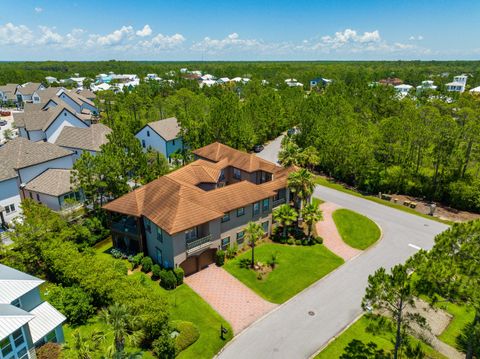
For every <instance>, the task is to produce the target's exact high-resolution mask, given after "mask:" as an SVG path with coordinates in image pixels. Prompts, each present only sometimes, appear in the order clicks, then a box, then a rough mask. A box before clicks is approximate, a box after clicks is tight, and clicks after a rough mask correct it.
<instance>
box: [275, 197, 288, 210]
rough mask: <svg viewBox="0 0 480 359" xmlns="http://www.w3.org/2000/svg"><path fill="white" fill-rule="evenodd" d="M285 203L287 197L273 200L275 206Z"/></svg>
mask: <svg viewBox="0 0 480 359" xmlns="http://www.w3.org/2000/svg"><path fill="white" fill-rule="evenodd" d="M284 203H285V198H279V199H277V200H274V201H273V207H274V208H275V207H278V206H280V205H281V204H284Z"/></svg>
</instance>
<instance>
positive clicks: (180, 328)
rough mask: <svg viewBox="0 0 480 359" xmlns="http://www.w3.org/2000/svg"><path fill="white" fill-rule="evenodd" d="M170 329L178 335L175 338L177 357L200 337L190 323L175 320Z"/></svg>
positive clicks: (196, 329)
mask: <svg viewBox="0 0 480 359" xmlns="http://www.w3.org/2000/svg"><path fill="white" fill-rule="evenodd" d="M172 329H173V330H175V331H177V332H178V333H179V334H178V336H177V337H176V338H175V351H176V353H177V355H178V354H179V353H180V352H181V351H182V350H185V349H187V348H188V347H189V346H190V345H192V344H193V343H195V342H196V341H197V340H198V338H199V337H200V331H199V330H198V328H197V326H196V325H195V324H193V323H192V322H187V321H183V320H175V321H173V322H172Z"/></svg>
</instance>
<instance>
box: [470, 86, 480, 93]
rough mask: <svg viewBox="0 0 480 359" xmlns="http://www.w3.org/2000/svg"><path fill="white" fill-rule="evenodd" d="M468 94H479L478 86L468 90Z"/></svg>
mask: <svg viewBox="0 0 480 359" xmlns="http://www.w3.org/2000/svg"><path fill="white" fill-rule="evenodd" d="M470 93H472V94H480V86H478V87H474V88H473V89H471V90H470Z"/></svg>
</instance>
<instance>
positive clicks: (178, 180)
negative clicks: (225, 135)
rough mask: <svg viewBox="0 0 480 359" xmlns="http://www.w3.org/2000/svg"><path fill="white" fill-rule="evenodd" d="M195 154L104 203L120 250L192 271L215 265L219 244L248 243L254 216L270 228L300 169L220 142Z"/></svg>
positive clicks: (224, 246)
mask: <svg viewBox="0 0 480 359" xmlns="http://www.w3.org/2000/svg"><path fill="white" fill-rule="evenodd" d="M193 153H194V154H195V157H196V160H195V161H194V162H192V163H190V164H188V165H186V166H184V167H182V168H180V169H178V170H176V171H174V172H171V173H170V174H168V175H165V176H162V177H160V178H158V179H156V180H154V181H152V182H150V183H148V184H147V185H145V186H142V187H140V188H138V189H136V190H134V191H132V192H130V193H128V194H126V195H124V196H122V197H120V198H118V199H116V200H114V201H112V202H110V203H108V204H107V205H105V206H104V208H105V209H106V210H107V211H108V212H109V214H110V218H111V233H112V239H113V243H114V245H115V246H116V247H117V248H120V249H123V250H125V251H128V252H132V253H134V252H138V251H141V252H144V254H146V255H148V256H150V257H152V259H153V260H154V261H155V262H156V263H159V264H161V265H162V266H164V267H167V268H172V267H175V268H176V267H178V266H180V267H182V268H183V269H184V270H185V273H186V274H187V275H189V274H192V273H194V272H197V271H199V270H201V269H202V268H204V267H205V266H207V265H209V264H211V263H213V261H214V255H215V252H216V251H217V250H219V249H224V250H225V249H227V248H229V247H230V246H234V245H235V244H237V245H238V246H240V247H242V246H244V245H245V238H244V237H245V227H246V225H247V223H248V222H250V221H255V222H258V223H260V224H261V225H262V227H263V229H264V231H265V233H266V234H270V233H271V230H272V209H273V208H275V207H277V206H279V205H280V204H282V203H286V202H287V201H288V200H289V199H288V197H289V192H288V189H287V177H288V174H289V173H291V172H292V171H293V169H292V168H288V169H287V168H283V167H280V166H277V165H275V164H273V163H271V162H268V161H265V160H263V159H260V158H259V157H257V156H255V155H253V154H248V153H245V152H241V151H238V150H235V149H233V148H230V147H228V146H225V145H223V144H220V143H212V144H210V145H208V146H205V147H203V148H200V149H198V150H195V151H193Z"/></svg>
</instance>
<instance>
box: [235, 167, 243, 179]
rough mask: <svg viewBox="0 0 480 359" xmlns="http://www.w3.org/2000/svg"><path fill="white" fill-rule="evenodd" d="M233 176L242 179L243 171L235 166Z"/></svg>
mask: <svg viewBox="0 0 480 359" xmlns="http://www.w3.org/2000/svg"><path fill="white" fill-rule="evenodd" d="M233 178H235V179H241V178H242V171H240V170H239V169H238V168H234V169H233Z"/></svg>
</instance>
